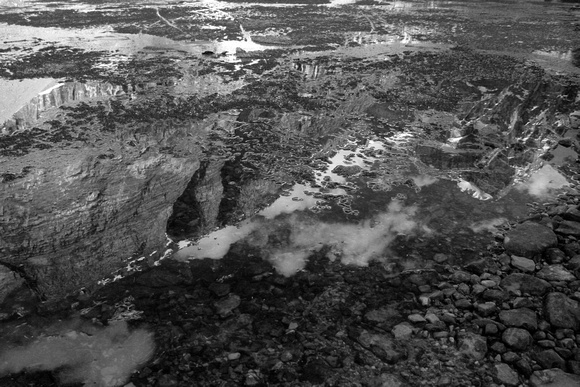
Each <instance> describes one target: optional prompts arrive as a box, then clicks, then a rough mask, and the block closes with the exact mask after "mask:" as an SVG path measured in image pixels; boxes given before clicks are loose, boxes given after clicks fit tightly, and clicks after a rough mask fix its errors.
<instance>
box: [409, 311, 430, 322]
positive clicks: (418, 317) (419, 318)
mask: <svg viewBox="0 0 580 387" xmlns="http://www.w3.org/2000/svg"><path fill="white" fill-rule="evenodd" d="M407 319H408V320H409V321H411V322H412V323H414V324H421V323H424V322H427V320H425V318H424V317H423V316H421V315H420V314H418V313H413V314H410V315H409V317H407Z"/></svg>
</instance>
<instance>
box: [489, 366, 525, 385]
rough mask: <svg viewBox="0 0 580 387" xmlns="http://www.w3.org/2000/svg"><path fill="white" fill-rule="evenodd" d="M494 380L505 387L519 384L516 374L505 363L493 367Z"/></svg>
mask: <svg viewBox="0 0 580 387" xmlns="http://www.w3.org/2000/svg"><path fill="white" fill-rule="evenodd" d="M494 371H495V372H494V379H495V381H496V382H498V383H500V384H504V385H506V386H517V385H518V384H519V383H520V379H519V376H518V373H517V372H516V371H514V370H513V369H512V367H510V366H509V365H507V364H505V363H499V364H496V365H495V370H494Z"/></svg>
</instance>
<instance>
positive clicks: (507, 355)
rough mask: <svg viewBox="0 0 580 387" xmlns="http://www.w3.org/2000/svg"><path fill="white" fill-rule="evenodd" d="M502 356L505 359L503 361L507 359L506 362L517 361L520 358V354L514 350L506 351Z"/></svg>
mask: <svg viewBox="0 0 580 387" xmlns="http://www.w3.org/2000/svg"><path fill="white" fill-rule="evenodd" d="M501 358H502V359H503V361H505V362H506V363H515V362H516V361H518V360H520V355H518V354H517V353H515V352H512V351H508V352H506V353H504V354H503V355H502V356H501Z"/></svg>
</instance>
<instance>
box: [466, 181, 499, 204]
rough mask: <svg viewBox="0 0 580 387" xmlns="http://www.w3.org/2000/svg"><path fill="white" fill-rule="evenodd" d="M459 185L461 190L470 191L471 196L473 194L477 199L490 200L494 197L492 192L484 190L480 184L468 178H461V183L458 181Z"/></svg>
mask: <svg viewBox="0 0 580 387" xmlns="http://www.w3.org/2000/svg"><path fill="white" fill-rule="evenodd" d="M457 186H458V187H459V189H460V190H461V192H467V193H470V194H471V196H473V197H474V198H476V199H479V200H489V199H492V198H493V197H492V196H491V195H490V194H488V193H485V192H483V191H482V190H481V189H480V188H479V187H478V186H476V185H475V184H473V183H470V182H468V181H466V180H463V179H460V180H459V183H457Z"/></svg>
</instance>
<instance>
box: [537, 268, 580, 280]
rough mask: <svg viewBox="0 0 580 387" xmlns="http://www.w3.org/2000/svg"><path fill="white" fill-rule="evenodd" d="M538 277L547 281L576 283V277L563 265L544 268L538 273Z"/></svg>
mask: <svg viewBox="0 0 580 387" xmlns="http://www.w3.org/2000/svg"><path fill="white" fill-rule="evenodd" d="M536 277H538V278H541V279H543V280H546V281H575V280H576V276H575V275H574V274H572V273H570V272H569V271H568V270H566V269H565V268H564V266H562V265H549V266H544V267H543V268H542V269H540V271H538V272H537V273H536Z"/></svg>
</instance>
